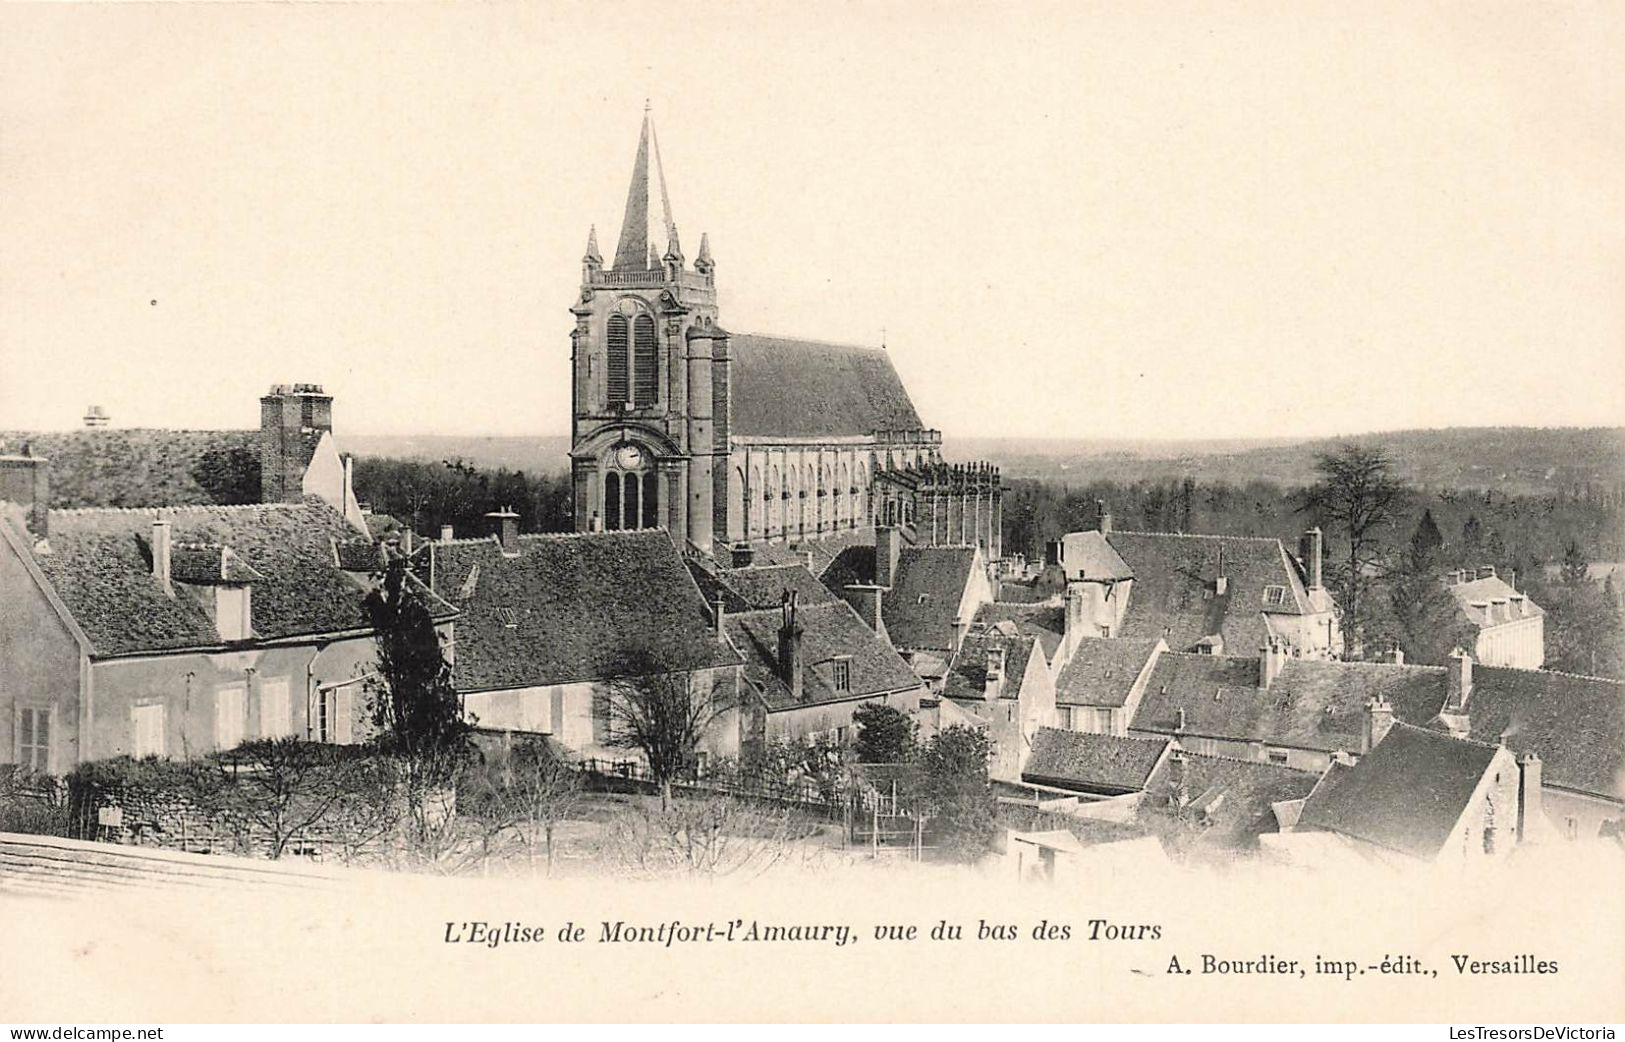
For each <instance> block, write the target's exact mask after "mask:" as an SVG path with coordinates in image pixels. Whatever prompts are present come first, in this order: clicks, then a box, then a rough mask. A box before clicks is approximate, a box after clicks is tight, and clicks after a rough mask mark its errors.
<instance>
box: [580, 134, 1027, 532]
mask: <svg viewBox="0 0 1625 1042" xmlns="http://www.w3.org/2000/svg"><path fill="white" fill-rule="evenodd" d="M651 177H652V178H653V190H654V192H656V193H658V198H653V197H652V194H651ZM652 203H658V206H659V211H658V222H656V219H655V218H656V211H655V210H654V209H653V208H652ZM662 239H663V240H664V246H665V248H664V252H662V250H661V248H660V245H659V243H660V241H661V240H662ZM716 279H717V265H716V262H715V260H714V259H713V258H712V255H711V244H710V242H709V240H708V239H707V238H706V237H705V236H703V235H702V236H701V237H700V241H699V248H698V251H697V253H696V254H695V256H694V259H693V262H692V264H690V262H689V260H688V258H687V257H686V256H685V254H684V252H683V247H682V245H681V243H680V241H679V238H678V232H677V225H676V223H675V222H674V221H673V219H672V213H671V205H670V200H669V198H668V195H667V191H666V181H665V175H664V173H663V171H662V170H661V163H660V148H659V142H658V138H657V137H656V135H655V132H654V128H653V125H652V123H651V120H650V117H649V114H648V112H647V111H645V113H644V118H643V127H642V131H641V133H640V135H639V138H638V148H637V155H636V158H635V159H634V161H633V166H632V182H631V186H630V187H629V188H628V190H627V195H626V213H625V217H624V218H623V220H622V222H621V233H620V238H619V240H618V241H617V243H616V246H615V256H614V261H613V263H611V264H608V265H606V264H605V262H604V257H603V255H602V254H601V253H600V251H599V247H598V237H597V232H596V228H595V229H594V230H593V231H592V232H590V233H589V235H588V238H587V250H586V254H585V256H583V258H582V270H581V291H580V295H579V296H578V297H577V299H576V301H575V304H574V306H573V307H572V308H571V312H572V313H573V314H574V316H575V329H574V332H573V333H572V335H571V358H570V366H571V432H570V434H571V450H570V461H571V472H572V476H573V483H574V514H575V518H576V527H577V529H578V530H581V531H599V530H617V529H640V528H664V529H666V530H667V531H668V532H669V533H671V535H672V538H673V539H674V540H675V541H676V542H677V544H678V547H679V548H680V549H682V550H683V551H684V552H686V553H688V554H690V555H696V556H704V557H713V558H715V559H718V560H722V561H726V560H728V558H729V554H730V552H735V553H737V552H745V553H749V548H755V547H760V546H764V545H767V544H789V545H791V546H797V547H799V546H806V545H809V544H816V543H819V542H822V541H824V540H828V539H831V538H834V537H837V536H839V535H841V534H842V533H858V532H860V531H862V530H865V529H872V527H873V526H875V525H887V526H895V527H897V528H899V529H900V530H901V531H902V532H903V533H904V535H905V537H906V538H908V539H909V540H910V541H912V542H914V543H916V544H917V545H925V546H938V545H942V546H955V545H959V546H962V545H970V546H976V547H979V548H980V549H982V550H983V552H984V554H985V556H986V558H987V559H988V560H996V559H997V558H998V557H999V556H1000V536H999V529H1000V521H1001V517H1000V498H1001V497H1000V486H999V474H998V471H997V469H996V468H994V467H992V466H990V465H988V464H950V463H946V462H944V460H943V458H942V435H941V432H940V431H937V430H933V429H931V428H928V427H927V426H926V425H925V424H924V422H923V421H922V420H921V419H920V416H919V413H917V412H916V411H915V408H914V403H913V402H912V401H911V400H910V399H909V395H908V391H907V389H905V388H904V386H903V383H902V381H901V380H900V379H899V378H898V375H897V370H896V369H895V368H893V366H892V363H891V359H890V358H889V357H888V356H887V354H886V351H885V349H884V348H873V347H857V346H849V345H843V344H832V343H826V342H823V341H817V340H802V339H789V338H782V337H773V336H758V335H753V334H744V333H730V332H729V331H728V330H727V329H726V328H725V327H724V326H723V324H722V320H721V316H720V314H719V309H718V303H717V281H716ZM847 538H851V536H850V535H849V536H848V537H847Z"/></svg>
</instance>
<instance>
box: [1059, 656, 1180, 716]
mask: <svg viewBox="0 0 1625 1042" xmlns="http://www.w3.org/2000/svg"><path fill="white" fill-rule="evenodd" d="M1166 650H1167V645H1165V644H1163V642H1162V641H1161V640H1160V639H1156V638H1153V639H1150V640H1140V639H1135V638H1132V637H1126V638H1115V637H1084V638H1082V639H1080V640H1078V641H1077V646H1076V647H1075V649H1074V650H1073V652H1072V657H1071V658H1069V659H1068V660H1067V662H1066V665H1065V666H1064V667H1062V669H1061V674H1060V676H1059V677H1058V678H1057V679H1056V682H1055V708H1056V718H1057V722H1056V726H1057V727H1060V728H1063V729H1065V730H1068V731H1083V732H1089V733H1092V734H1111V735H1125V734H1128V731H1129V726H1130V724H1131V723H1132V722H1133V720H1134V717H1135V714H1136V713H1137V712H1138V711H1139V708H1140V700H1141V699H1142V698H1144V696H1145V689H1146V685H1147V684H1149V683H1150V681H1151V673H1152V669H1153V667H1154V666H1155V665H1156V663H1157V660H1158V657H1159V656H1160V655H1161V654H1162V653H1163V652H1164V651H1166Z"/></svg>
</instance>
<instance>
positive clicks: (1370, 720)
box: [1360, 695, 1394, 756]
mask: <svg viewBox="0 0 1625 1042" xmlns="http://www.w3.org/2000/svg"><path fill="white" fill-rule="evenodd" d="M1393 726H1394V707H1393V706H1391V705H1389V704H1388V700H1387V699H1385V698H1383V697H1382V696H1381V695H1378V696H1377V697H1376V698H1373V699H1372V700H1371V701H1369V702H1367V703H1366V704H1365V726H1364V727H1363V728H1362V729H1361V731H1360V755H1362V756H1363V755H1365V754H1366V753H1368V752H1370V751H1371V750H1373V749H1375V748H1376V747H1377V743H1378V742H1380V741H1382V740H1383V739H1384V738H1386V737H1387V736H1388V732H1389V730H1390V729H1392V728H1393Z"/></svg>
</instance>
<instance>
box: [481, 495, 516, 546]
mask: <svg viewBox="0 0 1625 1042" xmlns="http://www.w3.org/2000/svg"><path fill="white" fill-rule="evenodd" d="M485 516H486V517H494V518H496V519H497V521H498V522H500V524H501V526H502V527H501V529H500V533H499V537H500V540H501V544H502V552H503V554H505V555H507V556H509V557H512V556H514V555H515V554H517V553H519V515H518V514H516V513H514V512H513V508H512V507H504V508H503V509H501V510H493V511H491V512H490V513H489V514H486V515H485Z"/></svg>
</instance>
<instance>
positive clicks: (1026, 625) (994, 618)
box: [973, 602, 1066, 661]
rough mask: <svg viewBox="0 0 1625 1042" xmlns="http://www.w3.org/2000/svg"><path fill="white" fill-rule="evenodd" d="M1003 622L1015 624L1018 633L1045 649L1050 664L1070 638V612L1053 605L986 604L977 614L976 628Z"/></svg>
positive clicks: (1045, 655)
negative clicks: (1067, 620)
mask: <svg viewBox="0 0 1625 1042" xmlns="http://www.w3.org/2000/svg"><path fill="white" fill-rule="evenodd" d="M1001 622H1009V623H1012V624H1014V626H1015V629H1016V632H1017V633H1021V634H1023V635H1025V636H1029V637H1034V638H1036V639H1037V640H1038V644H1039V646H1040V647H1042V648H1043V649H1044V658H1045V660H1046V661H1053V660H1054V658H1055V652H1056V649H1058V648H1059V647H1060V646H1061V641H1062V639H1063V638H1064V637H1065V636H1066V609H1064V608H1062V607H1060V606H1058V605H1050V604H1006V603H1003V602H999V603H994V604H984V605H982V606H981V607H980V608H978V609H977V610H976V619H975V621H974V623H973V624H974V625H975V626H978V627H984V628H985V627H990V626H994V625H997V624H998V623H1001Z"/></svg>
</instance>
